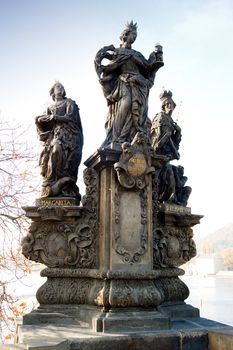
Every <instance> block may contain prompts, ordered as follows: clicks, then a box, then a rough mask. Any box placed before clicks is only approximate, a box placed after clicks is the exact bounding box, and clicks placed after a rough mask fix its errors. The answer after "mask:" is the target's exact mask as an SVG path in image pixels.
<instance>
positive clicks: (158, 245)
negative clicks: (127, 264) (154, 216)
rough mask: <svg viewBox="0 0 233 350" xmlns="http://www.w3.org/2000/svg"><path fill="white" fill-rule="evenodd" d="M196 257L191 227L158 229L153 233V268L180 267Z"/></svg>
mask: <svg viewBox="0 0 233 350" xmlns="http://www.w3.org/2000/svg"><path fill="white" fill-rule="evenodd" d="M195 255H196V245H195V242H194V240H193V231H192V229H191V228H190V227H187V226H184V227H169V226H168V227H157V228H156V229H154V232H153V266H154V268H158V267H159V268H161V267H178V266H180V265H182V264H184V263H186V262H187V261H189V260H190V259H191V258H193V257H194V256H195Z"/></svg>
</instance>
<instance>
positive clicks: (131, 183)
mask: <svg viewBox="0 0 233 350" xmlns="http://www.w3.org/2000/svg"><path fill="white" fill-rule="evenodd" d="M121 147H122V154H121V157H120V159H119V162H117V163H115V164H114V169H115V170H116V173H117V178H118V181H119V183H120V184H121V186H123V187H124V188H127V189H132V188H136V189H139V190H142V189H143V188H145V187H146V185H147V184H148V174H150V173H151V172H153V171H154V168H153V167H152V166H151V157H150V150H149V148H148V144H147V139H146V136H145V135H144V134H143V133H141V132H138V133H137V134H136V135H135V137H134V139H133V141H132V142H131V143H129V142H124V143H123V144H122V146H121Z"/></svg>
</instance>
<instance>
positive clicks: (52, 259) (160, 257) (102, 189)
mask: <svg viewBox="0 0 233 350" xmlns="http://www.w3.org/2000/svg"><path fill="white" fill-rule="evenodd" d="M139 141H140V142H138V139H136V140H135V142H132V144H131V145H130V144H127V145H126V146H125V148H124V149H123V151H122V153H120V152H119V151H116V150H112V149H108V150H101V151H97V152H96V153H95V154H94V155H93V156H92V157H90V158H89V159H88V160H87V161H86V163H85V165H86V166H87V169H86V170H85V171H84V181H85V184H86V195H85V196H84V197H83V200H82V204H83V205H82V207H79V206H75V205H73V204H74V203H73V202H72V200H69V199H66V202H65V204H66V205H64V200H65V199H64V198H50V199H46V200H45V201H44V199H40V200H37V202H36V204H37V205H36V206H33V207H26V208H25V211H26V214H27V216H28V217H30V218H31V220H32V223H31V226H30V227H29V233H28V235H27V236H26V237H25V238H24V240H23V242H22V247H23V253H24V255H25V256H26V257H28V258H29V259H31V260H34V261H37V262H40V263H43V264H45V265H47V266H48V268H46V269H44V270H43V271H42V272H41V275H42V276H44V277H47V281H46V282H45V283H44V284H43V285H42V286H41V287H40V288H39V290H38V291H37V299H38V301H39V303H40V305H41V307H42V309H38V312H39V314H38V313H37V312H34V313H33V316H31V314H29V315H28V316H26V317H25V318H24V323H25V324H28V323H30V322H34V321H32V319H33V320H34V319H35V318H36V317H37V316H36V315H39V316H38V317H39V319H40V320H41V322H47V321H46V320H47V318H48V315H50V316H51V312H50V308H51V307H52V308H53V310H55V309H56V308H58V307H59V310H60V311H61V310H63V311H62V312H65V309H66V307H69V308H70V307H71V308H72V306H71V305H73V306H74V307H75V310H76V311H77V310H81V311H80V312H81V313H80V312H79V311H77V313H76V318H77V320H78V321H80V322H86V321H85V320H84V319H82V316H81V315H83V313H85V312H84V311H83V310H86V308H87V307H88V308H91V311H90V312H89V316H90V320H89V321H88V322H87V323H88V324H89V326H90V327H92V328H93V329H95V330H96V331H104V332H109V331H114V332H115V331H117V329H118V330H119V331H120V329H121V327H122V324H123V323H124V322H123V319H124V312H126V310H127V312H128V321H129V322H130V324H131V326H132V328H133V329H134V330H135V331H136V330H137V329H140V327H141V325H142V322H144V323H145V324H146V322H147V321H146V320H147V319H148V320H149V319H150V317H151V320H152V321H151V322H152V323H151V327H152V326H153V327H157V328H158V329H166V328H169V318H170V315H169V314H167V313H166V312H164V310H168V309H167V308H165V309H164V308H161V307H162V306H163V305H164V306H166V305H167V304H169V305H170V306H171V305H177V303H178V304H180V303H181V304H182V303H183V304H184V300H185V299H186V298H187V297H188V295H189V290H188V288H187V286H186V285H185V284H184V283H183V282H182V281H181V280H180V279H179V276H180V275H182V274H183V273H184V272H183V270H181V269H179V268H178V266H179V265H181V264H183V263H184V262H186V261H187V260H189V259H190V258H191V257H193V256H194V255H195V254H196V250H195V244H194V242H193V240H192V229H191V227H192V226H193V225H194V224H196V223H198V222H199V220H200V218H201V216H198V215H193V214H191V210H190V208H185V207H182V206H177V205H174V204H164V205H159V204H158V201H157V197H156V194H157V178H156V169H158V168H159V166H160V164H161V162H162V161H163V159H162V157H161V156H159V157H158V159H156V158H153V162H151V157H150V154H148V153H147V151H146V148H145V143H143V140H142V139H139ZM62 305H63V309H62ZM50 306H51V307H50ZM77 306H78V309H77ZM158 307H159V308H161V310H162V311H159V312H158V310H157V309H158ZM143 308H145V309H148V310H151V311H150V313H149V314H148V315H150V317H149V316H148V317H146V316H145V312H146V311H144V309H143ZM41 310H43V312H42V311H41ZM88 310H89V309H88ZM124 310H125V311H124ZM135 310H136V311H135ZM135 312H136V313H137V315H136V314H135ZM187 314H188V315H189V316H192V314H193V308H192V312H191V311H190V310H188V311H187ZM55 315H56V312H55V311H53V316H51V317H52V319H54V317H55V318H56V316H55ZM135 315H136V316H135ZM140 315H141V317H140ZM195 315H196V313H195ZM58 319H59V317H58ZM126 319H127V318H126ZM143 319H144V321H142V320H143ZM135 320H136V321H135ZM146 327H147V326H146ZM148 327H150V326H149V321H148ZM148 329H149V328H148Z"/></svg>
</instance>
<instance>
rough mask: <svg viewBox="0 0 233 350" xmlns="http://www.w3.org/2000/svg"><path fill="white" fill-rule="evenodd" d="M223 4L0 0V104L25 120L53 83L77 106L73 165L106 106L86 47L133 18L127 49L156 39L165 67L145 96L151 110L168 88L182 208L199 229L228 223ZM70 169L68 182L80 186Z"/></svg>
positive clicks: (95, 134)
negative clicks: (177, 139) (80, 137)
mask: <svg viewBox="0 0 233 350" xmlns="http://www.w3.org/2000/svg"><path fill="white" fill-rule="evenodd" d="M232 18H233V1H232V0H229V1H227V0H217V1H215V0H195V1H194V0H170V1H169V0H166V1H162V0H155V1H153V0H148V1H137V0H134V1H131V0H129V1H127V0H125V1H120V0H118V1H109V0H108V1H106V0H93V1H91V0H85V1H84V0H82V1H81V0H80V1H79V0H76V1H75V0H66V1H60V0H46V1H43V0H0V33H1V35H0V49H1V56H0V57H1V59H0V62H1V64H0V110H1V116H2V117H4V118H5V119H9V120H10V121H11V120H12V121H13V120H15V121H16V122H22V123H24V124H25V125H29V124H30V125H31V128H30V130H31V134H30V136H29V138H30V140H31V142H32V143H35V148H36V147H37V146H38V144H39V141H38V140H37V137H36V131H35V127H34V118H35V116H36V115H40V114H42V113H43V112H44V110H45V108H46V106H47V104H48V103H50V102H51V99H50V96H49V89H50V87H51V86H52V84H53V83H54V81H55V80H59V81H61V82H62V83H63V84H64V86H65V88H66V92H67V96H68V97H70V98H72V99H74V100H76V102H77V103H78V105H79V107H80V114H81V118H82V123H83V128H84V136H85V145H84V152H83V153H84V154H83V161H84V160H85V159H86V158H88V157H89V156H90V155H91V154H92V153H93V152H94V151H95V150H96V149H97V148H98V146H100V144H101V143H102V141H103V139H104V122H105V117H106V114H107V106H106V102H105V99H104V97H103V94H102V90H101V86H100V85H99V83H98V79H97V75H96V73H95V70H94V64H93V60H94V57H95V54H96V52H97V51H98V50H99V49H100V48H101V47H103V46H105V45H110V44H114V45H115V46H116V47H117V46H118V45H119V36H120V33H121V32H122V30H123V29H124V27H125V23H126V22H127V21H128V20H131V19H133V20H134V21H136V22H137V23H138V38H137V40H136V42H135V43H134V46H133V47H134V49H136V50H138V51H140V52H141V53H142V54H144V56H145V57H148V56H149V54H150V52H152V51H153V50H154V46H155V43H157V42H159V43H161V45H163V48H164V62H165V66H164V67H163V68H161V70H159V72H158V73H157V77H156V80H155V84H154V87H153V88H152V89H151V93H150V100H149V117H150V118H153V117H154V115H155V113H156V112H159V111H160V101H159V98H158V95H159V93H160V92H161V90H162V87H163V86H165V88H167V89H170V90H171V91H172V92H173V97H174V100H175V102H176V104H177V108H176V110H175V112H174V115H173V117H174V119H176V116H177V113H178V109H179V105H180V101H182V105H181V108H180V113H179V120H178V123H179V125H180V126H181V128H182V134H183V138H182V141H181V147H180V154H181V158H180V161H179V162H178V164H181V165H183V166H184V168H185V175H186V176H188V178H189V180H188V183H187V184H188V185H191V186H192V188H193V192H192V194H191V197H190V201H189V205H190V206H191V207H192V212H193V213H197V214H203V215H205V218H204V219H203V220H202V224H201V225H199V226H198V227H197V228H196V229H195V232H196V233H197V234H202V235H205V234H207V233H210V232H212V231H214V230H215V229H218V228H220V227H221V226H224V225H225V224H227V223H230V222H233V217H232V196H233V190H232V185H231V183H232V180H231V179H232V150H233V147H232V132H233V115H232V114H233V113H232V108H231V103H232V102H233V96H232V95H233V94H232V83H233V40H232V33H233V20H232ZM81 172H82V170H81V171H80V175H79V180H78V185H79V186H80V187H82V186H81V183H82V174H81Z"/></svg>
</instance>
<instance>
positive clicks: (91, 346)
mask: <svg viewBox="0 0 233 350" xmlns="http://www.w3.org/2000/svg"><path fill="white" fill-rule="evenodd" d="M199 321H201V322H199ZM204 324H205V325H207V324H208V327H206V326H205V325H204ZM127 328H129V326H128V325H126V327H125V332H123V333H118V334H113V333H100V332H98V333H96V332H93V331H92V330H90V329H88V328H87V327H86V326H85V325H83V326H82V327H79V326H77V324H76V325H74V324H72V323H71V324H66V325H64V324H63V325H62V324H60V325H59V324H53V325H52V324H50V325H48V324H46V325H44V326H43V325H32V326H29V325H28V326H27V325H23V326H19V329H18V337H19V342H20V343H22V342H24V344H27V345H30V346H31V344H32V339H33V342H34V344H36V343H37V344H40V346H41V348H40V350H48V348H47V347H45V348H43V344H44V341H45V340H46V342H47V344H51V345H52V344H54V343H55V342H56V343H57V344H59V342H60V343H61V344H63V345H64V344H65V341H66V342H67V348H65V350H68V349H69V350H79V349H82V350H84V349H85V350H96V349H101V350H103V349H108V350H109V349H111V350H119V349H122V350H128V349H132V350H134V349H138V350H139V349H140V350H141V349H153V350H154V349H160V350H165V349H166V350H169V349H171V350H184V349H185V350H207V349H208V350H216V349H218V350H220V349H221V350H226V349H227V350H229V349H231V347H224V346H225V345H226V344H227V346H229V344H230V346H231V343H227V342H225V343H224V342H221V343H220V345H221V346H222V347H220V348H219V347H218V348H214V347H212V348H211V346H214V344H213V343H211V341H210V340H208V338H209V339H210V337H211V335H212V334H221V335H222V336H223V337H224V336H226V337H228V336H230V337H231V338H232V328H231V327H227V326H226V325H223V324H220V323H216V322H213V321H210V320H205V319H201V318H196V319H195V318H191V319H190V318H186V319H184V320H171V328H170V330H161V329H160V330H153V331H140V330H139V331H136V332H129V333H127ZM126 333H127V334H126ZM222 340H223V338H222ZM225 340H226V338H225ZM208 342H209V348H208ZM212 344H213V345H212ZM217 344H218V343H217ZM224 344H225V345H224ZM31 349H33V347H32V348H31ZM51 349H53V347H51ZM56 349H59V348H56ZM14 350H15V349H14Z"/></svg>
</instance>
